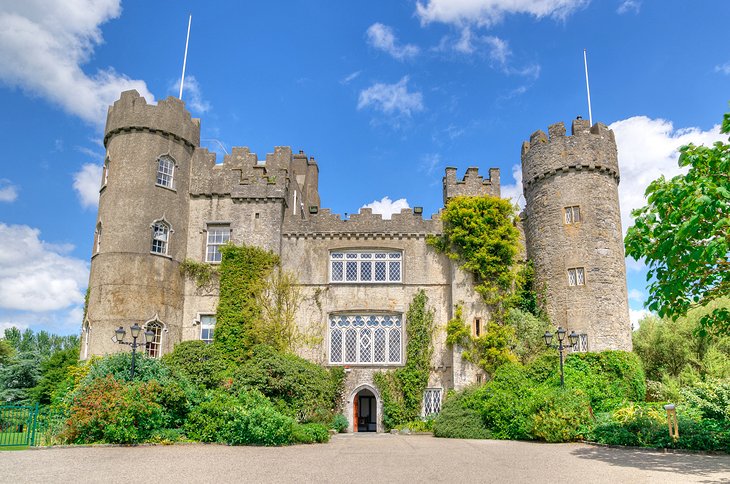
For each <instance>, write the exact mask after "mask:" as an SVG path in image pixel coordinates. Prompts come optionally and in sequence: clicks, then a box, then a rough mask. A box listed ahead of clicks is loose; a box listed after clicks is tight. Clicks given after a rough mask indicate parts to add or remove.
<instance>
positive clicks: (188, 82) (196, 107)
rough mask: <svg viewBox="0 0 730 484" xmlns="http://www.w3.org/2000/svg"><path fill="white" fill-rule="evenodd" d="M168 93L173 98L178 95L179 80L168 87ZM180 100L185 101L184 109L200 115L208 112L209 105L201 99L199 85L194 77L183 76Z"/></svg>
mask: <svg viewBox="0 0 730 484" xmlns="http://www.w3.org/2000/svg"><path fill="white" fill-rule="evenodd" d="M169 91H170V92H171V93H172V94H174V95H175V96H179V95H180V79H178V80H177V82H175V84H174V85H173V86H170V89H169ZM182 100H183V101H185V107H187V108H188V109H189V110H190V111H192V112H194V113H198V114H202V113H207V112H208V111H209V110H210V103H209V102H208V101H206V100H205V99H203V94H202V92H201V90H200V84H198V80H197V79H196V78H195V76H192V75H187V76H185V83H184V84H183V97H182Z"/></svg>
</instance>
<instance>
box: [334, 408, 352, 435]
mask: <svg viewBox="0 0 730 484" xmlns="http://www.w3.org/2000/svg"><path fill="white" fill-rule="evenodd" d="M349 425H350V422H348V421H347V417H345V416H344V415H342V414H341V413H338V414H337V415H335V418H333V419H332V428H333V429H335V430H336V431H337V433H342V432H344V431H345V430H347V427H348V426H349Z"/></svg>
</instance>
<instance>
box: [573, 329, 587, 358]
mask: <svg viewBox="0 0 730 484" xmlns="http://www.w3.org/2000/svg"><path fill="white" fill-rule="evenodd" d="M587 351H588V335H587V334H586V333H580V334H578V342H577V343H576V344H574V345H573V352H574V353H586V352H587Z"/></svg>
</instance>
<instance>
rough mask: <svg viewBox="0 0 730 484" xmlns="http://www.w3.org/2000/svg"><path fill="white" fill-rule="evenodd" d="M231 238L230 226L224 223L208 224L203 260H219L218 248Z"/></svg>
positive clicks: (220, 257)
mask: <svg viewBox="0 0 730 484" xmlns="http://www.w3.org/2000/svg"><path fill="white" fill-rule="evenodd" d="M229 240H231V228H230V227H228V226H226V225H217V226H214V225H209V226H208V235H207V241H206V245H205V262H220V261H221V259H222V255H221V251H220V248H221V246H222V245H225V244H226V243H227V242H228V241H229Z"/></svg>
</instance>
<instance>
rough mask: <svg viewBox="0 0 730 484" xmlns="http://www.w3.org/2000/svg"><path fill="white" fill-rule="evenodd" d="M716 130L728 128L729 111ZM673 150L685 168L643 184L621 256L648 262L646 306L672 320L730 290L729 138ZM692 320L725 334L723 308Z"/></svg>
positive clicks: (728, 311)
mask: <svg viewBox="0 0 730 484" xmlns="http://www.w3.org/2000/svg"><path fill="white" fill-rule="evenodd" d="M721 131H722V132H723V133H726V134H727V133H730V113H728V114H725V117H724V120H723V123H722V129H721ZM679 151H680V157H679V166H680V167H688V168H689V171H688V172H687V174H685V175H677V176H675V177H674V178H672V179H671V180H666V179H665V178H664V176H661V177H659V178H658V179H657V180H654V181H653V182H652V183H651V184H650V185H649V187H648V188H647V189H646V196H647V199H648V205H646V206H645V207H643V208H640V209H638V210H634V211H633V212H632V215H633V216H634V218H635V223H634V226H633V227H631V228H630V229H629V230H628V233H627V235H626V240H625V243H626V254H627V255H630V256H631V257H633V258H634V259H637V260H639V259H641V258H643V259H645V260H646V263H647V265H648V268H649V270H648V274H647V280H649V281H651V282H650V284H649V299H648V308H649V309H651V310H652V311H656V312H657V313H658V314H659V315H660V316H669V317H672V318H677V317H679V316H682V315H684V314H686V313H687V311H689V310H690V309H692V308H695V307H701V306H706V305H707V304H708V303H709V302H710V301H713V300H716V299H718V298H720V297H722V296H727V295H730V259H729V258H730V144H728V143H722V142H717V143H715V144H714V145H713V146H712V147H706V146H694V145H692V144H690V145H687V146H683V147H681V148H680V149H679ZM700 325H701V326H700V331H702V332H706V331H708V330H715V331H719V332H723V333H730V308H729V307H728V306H723V307H718V308H716V309H715V310H713V311H712V312H711V313H709V314H707V315H706V316H704V317H703V318H702V320H701V321H700Z"/></svg>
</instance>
